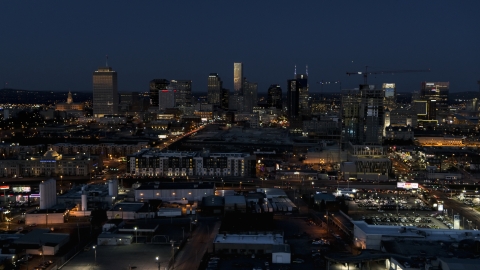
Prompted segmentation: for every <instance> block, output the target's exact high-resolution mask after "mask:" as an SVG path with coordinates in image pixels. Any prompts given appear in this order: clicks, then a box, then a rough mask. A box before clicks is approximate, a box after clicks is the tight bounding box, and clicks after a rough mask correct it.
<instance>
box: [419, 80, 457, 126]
mask: <svg viewBox="0 0 480 270" xmlns="http://www.w3.org/2000/svg"><path fill="white" fill-rule="evenodd" d="M449 91H450V83H449V82H422V84H421V89H420V99H422V100H425V101H430V102H431V104H432V106H433V104H434V105H435V111H436V113H437V114H438V116H439V118H440V120H445V117H446V115H448V114H449V110H448V93H449ZM442 122H443V121H442Z"/></svg>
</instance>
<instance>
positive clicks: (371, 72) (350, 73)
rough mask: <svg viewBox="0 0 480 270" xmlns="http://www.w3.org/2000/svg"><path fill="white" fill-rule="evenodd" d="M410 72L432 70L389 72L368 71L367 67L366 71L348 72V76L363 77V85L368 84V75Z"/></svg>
mask: <svg viewBox="0 0 480 270" xmlns="http://www.w3.org/2000/svg"><path fill="white" fill-rule="evenodd" d="M410 72H430V69H419V70H414V69H410V70H408V69H407V70H387V71H368V66H365V71H358V72H347V75H348V76H350V75H363V83H364V84H365V85H366V84H368V83H367V81H368V75H380V74H397V73H410Z"/></svg>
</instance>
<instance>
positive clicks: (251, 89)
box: [243, 78, 258, 113]
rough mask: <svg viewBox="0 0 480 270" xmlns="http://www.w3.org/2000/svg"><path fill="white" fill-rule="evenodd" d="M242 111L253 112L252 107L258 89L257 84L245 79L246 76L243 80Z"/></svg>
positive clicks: (255, 102) (254, 104) (255, 104)
mask: <svg viewBox="0 0 480 270" xmlns="http://www.w3.org/2000/svg"><path fill="white" fill-rule="evenodd" d="M243 87H244V90H243V111H244V112H247V113H252V112H253V107H255V106H257V99H258V95H257V89H258V84H257V83H254V82H249V81H247V79H246V78H244V82H243Z"/></svg>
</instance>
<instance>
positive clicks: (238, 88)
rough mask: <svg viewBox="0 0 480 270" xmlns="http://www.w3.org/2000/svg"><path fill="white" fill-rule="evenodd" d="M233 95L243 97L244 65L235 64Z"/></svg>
mask: <svg viewBox="0 0 480 270" xmlns="http://www.w3.org/2000/svg"><path fill="white" fill-rule="evenodd" d="M233 93H234V94H236V95H239V96H241V95H243V63H233Z"/></svg>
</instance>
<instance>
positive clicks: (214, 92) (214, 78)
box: [207, 73, 223, 105]
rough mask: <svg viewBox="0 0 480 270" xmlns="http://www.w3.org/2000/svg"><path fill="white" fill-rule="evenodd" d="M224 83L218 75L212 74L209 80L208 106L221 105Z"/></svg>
mask: <svg viewBox="0 0 480 270" xmlns="http://www.w3.org/2000/svg"><path fill="white" fill-rule="evenodd" d="M222 89H223V82H222V79H220V76H218V74H217V73H210V75H208V80H207V102H208V104H214V105H220V103H221V100H222Z"/></svg>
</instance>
